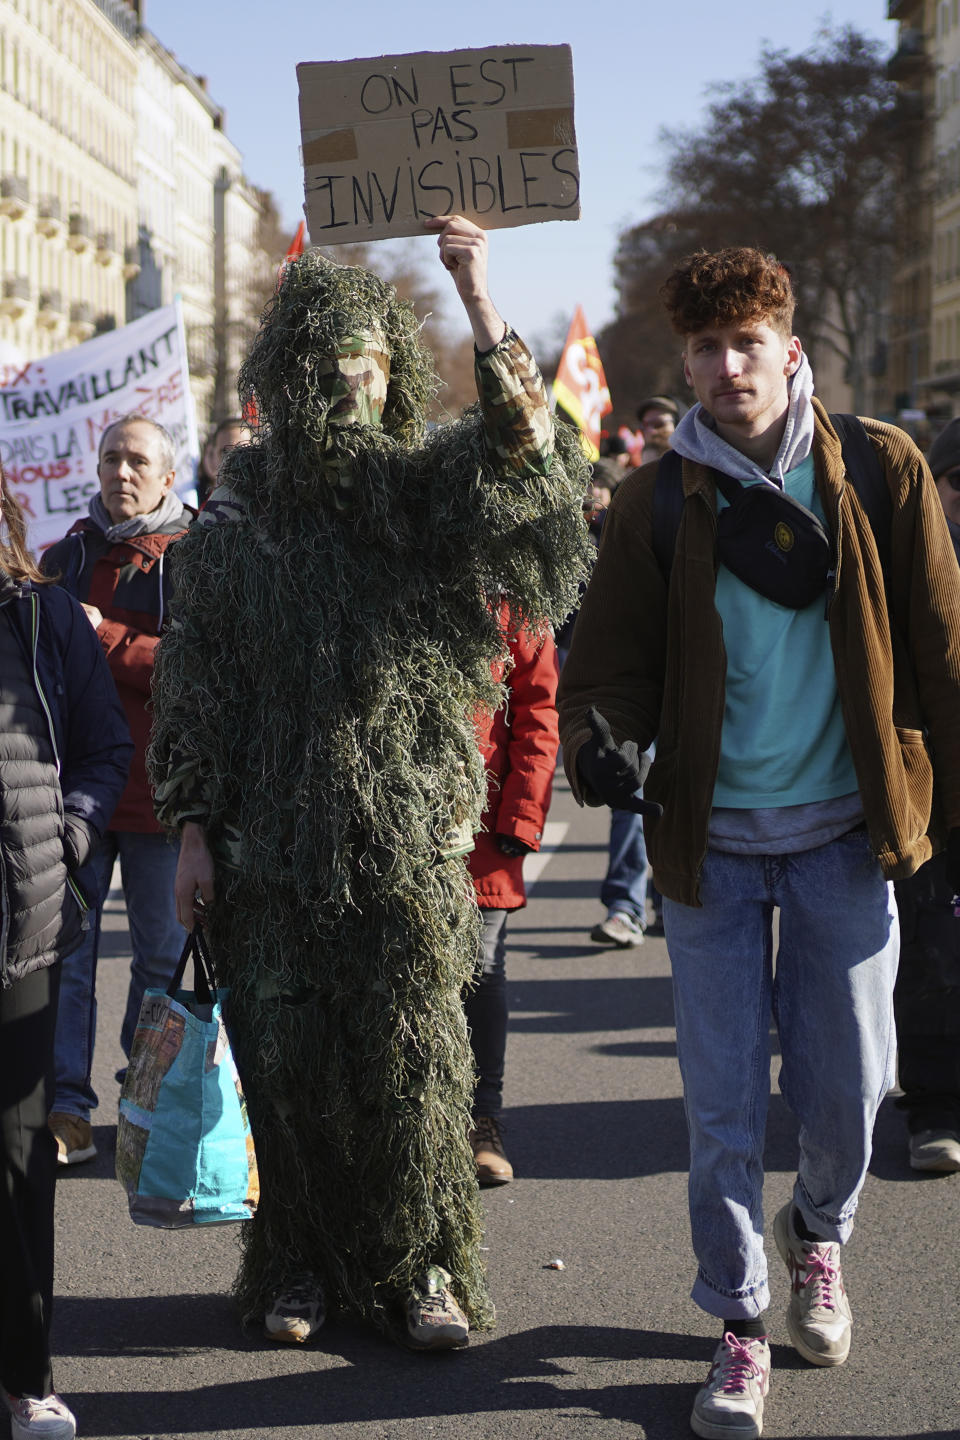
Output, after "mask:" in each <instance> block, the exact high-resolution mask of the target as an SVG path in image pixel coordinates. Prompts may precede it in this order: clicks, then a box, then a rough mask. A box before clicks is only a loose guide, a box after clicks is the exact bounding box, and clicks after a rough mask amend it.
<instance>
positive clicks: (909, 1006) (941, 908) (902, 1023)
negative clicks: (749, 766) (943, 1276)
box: [893, 420, 960, 1172]
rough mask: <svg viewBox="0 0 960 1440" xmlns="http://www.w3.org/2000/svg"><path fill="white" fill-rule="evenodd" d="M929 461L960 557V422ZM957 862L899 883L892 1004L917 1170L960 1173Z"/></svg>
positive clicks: (936, 860) (935, 864) (932, 864)
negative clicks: (897, 963)
mask: <svg viewBox="0 0 960 1440" xmlns="http://www.w3.org/2000/svg"><path fill="white" fill-rule="evenodd" d="M929 463H930V471H931V474H932V475H933V478H934V480H935V482H936V486H937V493H938V494H939V496H940V503H941V505H942V506H943V512H944V515H945V517H946V521H947V529H948V530H949V532H950V538H951V540H952V541H953V548H954V551H955V552H956V555H957V559H958V560H960V420H951V422H950V424H949V425H947V426H946V428H945V429H944V430H943V431H941V433H940V434H939V435H938V436H937V438H936V440H935V441H934V442H933V445H932V446H931V447H930V455H929ZM954 848H955V847H954ZM953 860H954V856H951V854H950V852H949V850H948V851H941V852H940V853H939V854H938V855H934V856H933V858H932V859H930V860H928V861H927V862H926V864H925V865H922V866H921V867H920V869H919V870H918V871H917V872H916V874H914V875H911V876H909V877H907V878H905V879H901V880H898V881H897V882H896V887H895V888H896V896H897V909H898V912H899V915H900V970H899V973H898V975H897V984H896V988H895V990H894V992H893V1004H894V1014H895V1016H896V1022H897V1054H898V1079H899V1082H900V1088H901V1089H902V1091H903V1095H902V1097H901V1098H900V1099H899V1101H898V1102H897V1103H898V1104H899V1105H900V1106H901V1108H902V1109H904V1110H905V1111H906V1115H907V1130H908V1132H909V1157H910V1164H911V1166H912V1167H913V1168H914V1169H915V1170H939V1171H944V1172H951V1171H954V1172H955V1171H958V1170H960V917H958V914H957V908H958V907H957V902H956V895H957V875H956V869H957V867H956V864H955V863H951V862H952V861H953Z"/></svg>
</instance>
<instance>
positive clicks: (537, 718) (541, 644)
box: [464, 630, 557, 1185]
mask: <svg viewBox="0 0 960 1440" xmlns="http://www.w3.org/2000/svg"><path fill="white" fill-rule="evenodd" d="M508 652H509V653H508V658H507V659H506V660H505V662H504V664H505V668H506V669H507V672H508V673H507V681H506V683H507V699H506V701H505V703H504V704H503V705H502V706H501V707H500V709H499V710H498V711H497V712H496V714H495V715H492V716H483V717H481V719H480V720H479V721H478V725H477V738H478V742H479V745H480V751H481V754H482V755H483V757H484V762H485V764H486V768H487V776H488V779H489V789H488V792H487V808H486V811H485V813H484V816H483V828H482V830H481V832H480V834H479V835H477V837H476V848H475V849H474V850H473V851H472V853H471V854H470V855H469V857H468V861H467V863H468V865H469V869H470V874H471V876H472V877H473V883H474V887H475V889H476V892H477V903H478V904H479V906H480V910H481V913H482V915H483V957H482V969H481V971H480V974H479V976H478V979H477V983H476V985H475V986H474V987H473V988H472V989H471V990H470V991H469V992H468V993H467V995H466V996H465V1001H464V1004H465V1007H466V1012H467V1024H468V1025H469V1027H470V1043H471V1045H472V1047H473V1055H474V1060H475V1061H476V1066H477V1072H478V1079H477V1085H476V1090H475V1092H474V1097H473V1128H472V1130H471V1132H470V1143H471V1145H472V1146H473V1154H474V1159H475V1161H476V1166H477V1179H478V1180H479V1182H480V1184H481V1185H505V1184H506V1183H507V1182H508V1181H509V1180H512V1179H513V1167H512V1166H511V1164H510V1161H509V1160H508V1159H507V1157H506V1154H505V1152H504V1148H503V1141H502V1138H501V1134H500V1111H501V1109H502V1107H503V1069H504V1057H505V1054H506V1046H507V1021H508V1018H509V1017H508V1011H507V987H506V967H505V960H506V931H507V916H508V914H509V912H510V911H511V910H519V909H520V908H521V907H522V906H524V905H526V903H527V896H526V891H525V889H524V884H523V857H524V855H529V854H531V853H532V852H534V851H536V850H539V849H540V843H541V841H542V839H543V827H544V823H545V821H546V817H547V811H548V809H549V808H550V795H551V791H552V788H553V772H554V769H555V766H556V760H557V711H556V696H557V652H556V647H555V645H554V643H553V638H552V636H550V635H549V634H545V635H531V634H530V633H529V631H527V630H521V631H520V633H519V634H518V635H515V636H514V637H513V638H512V639H510V640H509V641H508Z"/></svg>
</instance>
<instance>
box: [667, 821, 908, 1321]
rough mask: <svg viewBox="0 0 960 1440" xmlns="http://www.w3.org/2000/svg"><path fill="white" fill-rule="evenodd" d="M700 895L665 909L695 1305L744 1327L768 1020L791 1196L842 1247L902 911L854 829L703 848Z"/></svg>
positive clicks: (870, 1114) (753, 1248)
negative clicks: (686, 1148)
mask: <svg viewBox="0 0 960 1440" xmlns="http://www.w3.org/2000/svg"><path fill="white" fill-rule="evenodd" d="M700 894H701V899H702V901H703V907H702V909H694V908H692V907H690V906H686V905H679V904H677V903H676V902H675V901H673V900H668V899H664V905H663V918H664V926H665V929H666V937H667V949H668V951H669V953H670V962H671V965H672V968H673V989H674V1001H675V1005H676V1023H677V1052H678V1055H679V1059H680V1069H681V1073H682V1075H683V1090H684V1103H685V1106H686V1112H687V1124H688V1126H689V1130H690V1182H689V1201H690V1226H691V1231H692V1235H693V1248H694V1252H695V1254H696V1257H697V1261H698V1265H699V1269H698V1273H697V1279H696V1282H695V1284H694V1287H693V1292H692V1294H693V1299H694V1300H695V1301H696V1302H697V1304H698V1305H700V1306H701V1308H702V1309H704V1310H706V1311H707V1312H708V1313H709V1314H711V1315H717V1316H720V1317H722V1318H723V1319H731V1320H733V1319H751V1318H753V1317H754V1316H756V1315H759V1314H760V1313H761V1312H762V1311H763V1310H765V1309H766V1307H767V1305H768V1304H769V1303H770V1295H769V1291H768V1288H767V1265H766V1258H765V1256H764V1251H763V1205H762V1192H763V1140H764V1130H765V1127H766V1118H767V1104H768V1100H769V1092H770V1016H771V1010H772V1013H773V1016H774V1018H775V1020H776V1024H777V1030H778V1032H779V1036H780V1053H781V1065H780V1075H779V1084H780V1091H781V1093H782V1095H783V1097H784V1099H785V1100H786V1102H787V1104H788V1106H789V1107H790V1109H791V1110H792V1112H793V1114H794V1115H795V1116H796V1118H797V1120H798V1121H799V1123H800V1163H799V1169H798V1175H797V1180H796V1183H795V1186H794V1192H793V1199H794V1202H795V1204H796V1205H797V1208H798V1209H799V1211H800V1214H801V1216H802V1218H803V1222H804V1224H805V1225H806V1226H807V1228H808V1229H809V1230H810V1231H811V1232H812V1233H813V1234H815V1235H819V1236H821V1237H822V1238H823V1239H824V1240H830V1241H836V1242H839V1243H840V1244H843V1243H844V1242H845V1241H846V1240H847V1238H848V1237H849V1235H850V1232H851V1230H852V1228H853V1215H854V1211H855V1210H856V1208H857V1197H858V1195H859V1193H860V1189H861V1187H862V1185H863V1182H864V1179H865V1177H866V1173H867V1165H868V1163H869V1160H870V1149H871V1141H872V1135H873V1125H874V1120H875V1118H876V1114H877V1110H878V1108H879V1106H880V1102H881V1100H882V1099H883V1097H884V1095H885V1094H886V1092H887V1090H888V1089H889V1088H890V1086H891V1085H892V1083H893V1076H894V1060H895V1036H894V1026H893V985H894V980H895V978H896V973H897V956H898V951H899V928H898V922H897V911H896V905H895V903H894V899H893V887H892V885H889V884H888V883H887V882H886V881H885V880H884V879H883V876H882V874H881V871H880V866H879V865H878V864H877V862H876V860H875V859H874V857H873V854H872V852H871V850H870V845H869V841H868V839H867V835H866V831H865V830H864V829H862V828H858V829H856V830H852V831H850V832H849V833H848V834H846V835H842V836H840V838H839V839H837V840H834V841H831V842H830V844H828V845H821V846H819V847H818V848H817V849H815V850H807V851H804V852H802V853H800V854H796V855H732V854H724V853H721V852H719V851H716V850H711V851H709V852H708V853H707V857H706V860H705V862H704V865H703V871H702V876H701V884H700ZM775 906H779V908H780V944H779V950H778V953H777V962H776V971H775V972H774V968H773V933H772V921H773V911H774V907H775Z"/></svg>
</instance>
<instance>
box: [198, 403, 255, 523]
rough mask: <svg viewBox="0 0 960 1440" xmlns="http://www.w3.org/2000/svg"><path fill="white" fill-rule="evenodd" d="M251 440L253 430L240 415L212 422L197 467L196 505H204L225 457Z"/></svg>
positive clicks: (214, 484) (228, 416)
mask: <svg viewBox="0 0 960 1440" xmlns="http://www.w3.org/2000/svg"><path fill="white" fill-rule="evenodd" d="M252 439H253V428H252V427H251V426H250V425H249V424H248V423H247V421H246V420H244V419H243V418H242V416H240V415H227V416H225V417H224V418H223V419H222V420H217V421H215V422H214V425H213V428H212V429H211V431H210V433H209V434H208V436H207V438H206V441H205V443H204V446H203V449H202V450H201V452H200V464H199V465H198V467H197V503H198V504H200V505H204V504H206V502H207V499H208V498H209V496H210V492H211V491H212V490H213V489H214V487H215V486H216V483H217V476H218V475H219V474H220V466H221V465H222V464H223V461H224V458H225V456H227V455H229V454H230V452H231V450H236V448H237V446H238V445H249V444H250V441H251V440H252Z"/></svg>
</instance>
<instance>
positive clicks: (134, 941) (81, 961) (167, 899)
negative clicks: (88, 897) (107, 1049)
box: [53, 830, 186, 1120]
mask: <svg viewBox="0 0 960 1440" xmlns="http://www.w3.org/2000/svg"><path fill="white" fill-rule="evenodd" d="M178 854H179V847H178V846H176V845H171V843H170V841H169V840H168V839H167V837H166V836H165V835H160V834H150V835H148V834H140V833H139V832H138V831H134V830H108V831H107V832H106V834H105V835H104V837H103V840H102V841H101V842H100V847H99V849H98V850H97V854H96V856H95V857H94V862H93V864H94V869H95V873H96V880H97V908H96V916H95V917H94V916H91V921H90V929H89V930H87V931H85V932H84V935H83V940H82V943H81V945H80V947H79V949H77V950H75V951H74V952H73V954H72V955H68V956H67V958H66V959H65V960H64V962H63V974H62V977H61V982H60V1011H59V1015H58V1017H57V1039H56V1055H55V1058H56V1074H57V1097H56V1101H55V1103H54V1106H53V1108H54V1110H59V1111H62V1112H64V1113H65V1114H68V1115H80V1116H82V1117H83V1119H85V1120H89V1118H90V1111H91V1110H95V1109H96V1107H97V1096H96V1092H95V1091H94V1089H93V1086H92V1084H91V1083H90V1072H91V1070H92V1068H93V1047H94V1041H95V1038H96V1032H97V954H98V951H99V946H100V912H101V908H102V906H103V902H104V900H106V898H107V892H108V891H109V889H110V876H111V873H112V871H113V862H114V860H115V859H116V858H117V856H118V855H119V857H120V875H121V879H122V882H123V894H124V899H125V900H126V904H127V921H128V924H129V926H130V942H131V949H132V951H133V958H132V960H131V963H130V985H129V989H128V991H127V1010H126V1014H125V1015H124V1018H123V1026H122V1029H121V1031H120V1044H121V1046H122V1047H123V1053H124V1054H125V1055H126V1056H127V1057H129V1055H130V1046H131V1045H132V1044H133V1035H134V1031H135V1030H136V1028H137V1018H138V1016H139V1014H140V1002H141V1001H142V1000H143V992H144V990H146V989H148V988H150V987H159V988H160V989H166V987H167V985H168V984H169V983H170V977H171V975H172V974H173V972H174V970H175V969H176V966H177V961H178V960H179V959H180V952H181V951H182V949H183V945H184V941H185V940H186V932H185V931H184V929H183V927H182V926H181V925H180V924H179V922H178V920H177V915H176V909H175V905H174V899H173V879H174V875H175V874H176V870H177V857H178Z"/></svg>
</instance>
